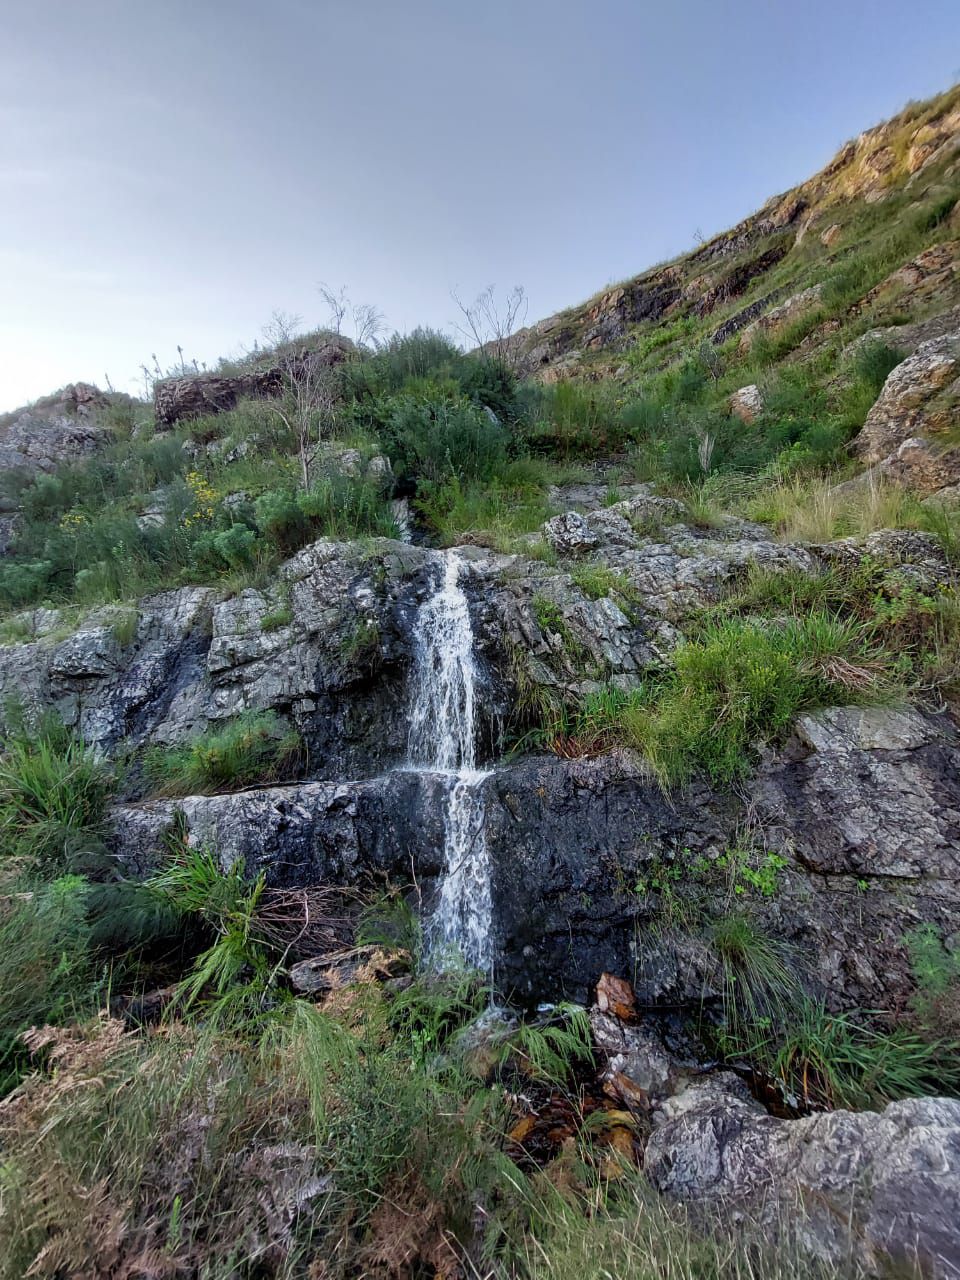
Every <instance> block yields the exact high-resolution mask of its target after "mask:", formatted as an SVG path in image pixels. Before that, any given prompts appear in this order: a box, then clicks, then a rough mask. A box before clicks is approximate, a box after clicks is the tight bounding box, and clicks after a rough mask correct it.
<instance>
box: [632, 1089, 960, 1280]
mask: <svg viewBox="0 0 960 1280" xmlns="http://www.w3.org/2000/svg"><path fill="white" fill-rule="evenodd" d="M644 1168H645V1170H646V1173H647V1176H648V1177H649V1179H650V1181H651V1182H652V1183H653V1185H654V1186H655V1187H657V1188H658V1190H660V1191H661V1192H662V1193H663V1194H665V1195H668V1196H670V1197H671V1198H673V1199H676V1200H680V1201H683V1202H685V1203H688V1204H690V1205H692V1206H695V1207H696V1208H697V1209H698V1210H706V1211H707V1212H710V1211H713V1212H721V1213H722V1214H723V1215H724V1216H725V1217H727V1218H730V1217H731V1216H733V1217H736V1215H738V1214H744V1213H746V1214H749V1215H750V1216H751V1218H753V1219H755V1220H756V1219H758V1220H759V1221H760V1222H761V1223H762V1224H763V1225H764V1227H765V1228H766V1229H767V1230H768V1231H769V1232H770V1233H771V1234H772V1238H773V1239H777V1238H778V1237H779V1235H780V1233H782V1232H785V1231H788V1232H791V1233H793V1232H796V1233H798V1235H799V1239H800V1241H801V1244H802V1245H803V1246H804V1247H805V1249H806V1250H807V1251H809V1252H810V1253H811V1254H812V1255H814V1256H815V1257H818V1258H820V1259H822V1260H824V1261H827V1262H835V1263H842V1262H844V1261H845V1260H846V1259H847V1258H848V1257H849V1251H850V1248H851V1245H852V1246H853V1248H854V1249H855V1252H856V1254H857V1255H858V1256H857V1261H858V1262H860V1263H861V1265H863V1266H864V1267H865V1268H867V1269H868V1271H869V1272H871V1273H874V1272H875V1271H876V1270H877V1269H879V1268H882V1267H886V1266H888V1265H889V1264H890V1262H893V1264H894V1265H898V1266H903V1267H906V1268H909V1269H912V1268H913V1267H915V1266H917V1265H918V1264H919V1267H920V1268H921V1271H922V1274H924V1275H926V1276H929V1277H935V1278H936V1280H956V1277H958V1276H960V1233H958V1231H957V1223H958V1222H960V1102H958V1101H956V1100H955V1099H952V1098H909V1099H906V1100H904V1101H902V1102H892V1103H890V1104H889V1106H887V1108H886V1109H885V1110H884V1111H882V1112H880V1113H877V1112H871V1111H863V1112H858V1113H854V1112H849V1111H833V1112H830V1113H828V1114H823V1115H813V1116H808V1117H806V1118H805V1119H800V1120H779V1119H776V1118H775V1117H774V1116H771V1115H769V1114H768V1113H767V1112H765V1111H764V1110H763V1108H762V1107H761V1106H760V1105H759V1103H757V1102H755V1101H754V1100H753V1099H752V1098H751V1097H750V1095H749V1094H748V1093H747V1091H746V1090H745V1088H744V1087H743V1085H742V1084H740V1082H739V1081H738V1080H737V1079H736V1077H734V1076H732V1075H730V1074H727V1073H723V1074H719V1075H714V1076H708V1077H706V1078H704V1079H701V1080H694V1081H693V1082H692V1083H690V1084H689V1085H688V1086H687V1088H686V1089H684V1090H682V1091H681V1092H680V1093H678V1094H676V1095H675V1096H674V1097H672V1098H668V1099H667V1100H666V1101H664V1102H663V1103H662V1104H661V1106H660V1107H659V1109H658V1110H657V1111H656V1112H655V1114H654V1116H653V1129H652V1132H651V1134H650V1138H649V1141H648V1143H647V1148H646V1153H645V1158H644Z"/></svg>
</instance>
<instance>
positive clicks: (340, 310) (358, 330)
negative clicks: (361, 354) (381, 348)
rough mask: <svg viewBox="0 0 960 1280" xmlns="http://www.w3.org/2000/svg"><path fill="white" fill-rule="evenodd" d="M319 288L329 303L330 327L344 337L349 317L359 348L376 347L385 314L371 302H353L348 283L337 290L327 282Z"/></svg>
mask: <svg viewBox="0 0 960 1280" xmlns="http://www.w3.org/2000/svg"><path fill="white" fill-rule="evenodd" d="M318 288H319V290H320V296H321V297H322V298H323V300H324V302H325V303H326V304H327V313H328V316H329V327H330V328H331V329H332V330H333V332H334V333H335V334H337V336H338V337H342V336H343V328H344V321H345V320H346V319H347V318H348V317H349V320H350V326H351V328H352V329H353V341H354V344H355V345H356V347H357V349H358V350H360V351H363V350H366V349H368V348H370V347H375V346H376V345H377V338H378V337H379V336H380V334H381V333H382V332H383V329H384V317H383V314H382V313H381V312H380V311H378V310H377V308H376V307H375V306H374V305H373V304H372V303H370V302H357V303H354V302H351V300H350V296H349V294H348V293H347V289H346V285H341V286H340V288H339V289H338V290H337V291H336V292H334V290H333V289H331V288H330V287H329V286H328V285H325V284H321V285H319V286H318Z"/></svg>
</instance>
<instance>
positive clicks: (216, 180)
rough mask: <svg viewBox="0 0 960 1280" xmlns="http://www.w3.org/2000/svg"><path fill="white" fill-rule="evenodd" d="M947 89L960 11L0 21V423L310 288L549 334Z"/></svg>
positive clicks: (927, 4) (165, 2)
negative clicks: (560, 317) (519, 320)
mask: <svg viewBox="0 0 960 1280" xmlns="http://www.w3.org/2000/svg"><path fill="white" fill-rule="evenodd" d="M958 78H960V3H958V0H913V3H912V4H911V5H909V6H905V5H904V4H903V0H896V2H894V0H869V2H867V0H803V2H802V3H800V2H798V0H789V2H787V0H669V2H668V0H657V2H656V3H652V2H648V0H634V2H633V3H629V2H627V0H590V3H572V0H472V2H471V3H461V2H460V0H446V2H443V0H337V2H334V0H313V2H311V0H29V2H28V0H0V410H4V409H8V408H12V407H13V406H15V405H17V404H20V403H23V402H24V401H26V400H28V399H31V398H33V397H36V396H39V395H42V394H45V393H47V392H49V391H51V390H53V389H55V388H57V387H58V386H61V385H63V384H64V383H66V382H70V381H75V380H77V379H85V380H87V381H92V382H97V383H100V384H101V385H103V382H104V375H105V374H106V375H109V377H110V379H111V380H112V382H113V384H114V385H115V386H116V387H118V388H123V389H134V387H135V384H136V379H137V370H138V366H139V365H140V363H141V362H143V361H147V362H148V363H149V362H150V357H151V354H152V353H154V352H155V353H156V354H157V356H158V358H159V360H160V362H161V364H164V365H166V364H169V363H171V362H172V361H174V360H175V359H176V347H177V344H178V343H179V344H180V345H181V346H182V347H183V348H184V351H185V353H186V355H187V356H188V357H189V358H193V357H196V358H197V359H199V360H200V361H206V362H208V363H212V362H214V361H215V360H216V358H217V357H218V356H219V355H225V354H230V353H232V352H236V351H237V350H238V349H239V347H240V346H241V345H242V344H246V343H251V342H252V341H253V340H254V339H255V338H256V337H257V335H258V334H259V333H260V330H261V328H262V326H263V325H264V323H265V322H266V321H267V320H268V319H269V317H270V314H271V312H273V311H274V310H277V309H280V310H283V311H286V312H293V313H299V314H300V315H302V316H303V318H304V320H305V322H307V323H310V324H318V323H321V322H322V321H323V319H324V310H323V304H322V302H321V300H320V298H319V295H318V293H317V283H318V282H319V281H325V282H327V283H328V284H330V285H332V286H335V287H338V286H340V285H346V286H348V288H349V290H350V293H351V295H352V296H353V298H354V299H355V300H356V301H360V302H372V303H375V304H376V305H377V306H378V307H379V308H380V309H381V310H382V311H383V312H384V313H385V315H386V318H387V320H388V322H389V324H390V326H391V328H397V329H401V330H403V329H406V328H410V327H412V326H413V325H415V324H418V323H425V324H430V325H433V326H436V327H439V328H447V327H449V325H450V324H451V322H452V321H453V320H454V318H455V307H454V305H453V303H452V301H451V298H450V291H451V289H452V288H454V287H456V288H458V289H459V290H460V291H461V293H462V294H464V295H465V296H472V295H473V294H475V293H476V292H477V291H478V290H480V289H481V288H483V287H484V286H485V285H488V284H497V285H498V286H500V287H501V288H502V289H506V288H509V287H510V286H512V285H514V284H518V283H519V284H523V285H524V286H525V288H526V290H527V294H528V296H529V300H530V319H531V320H532V319H536V318H539V317H541V316H544V315H548V314H550V313H551V312H552V311H555V310H557V309H559V308H560V307H563V306H566V305H570V304H573V303H576V302H578V301H580V300H582V299H583V298H584V297H586V296H588V295H589V294H591V293H593V292H594V291H595V290H597V289H598V288H600V287H602V286H603V285H604V284H606V283H608V282H610V281H613V280H617V279H621V278H623V277H624V276H628V275H632V274H634V273H636V272H637V271H639V270H641V269H642V268H644V267H645V266H648V265H650V264H652V263H653V262H656V261H658V260H660V259H662V258H665V257H669V256H672V255H673V254H675V253H677V252H680V251H683V250H685V249H688V248H690V247H692V245H693V243H694V237H695V234H696V233H697V232H698V231H699V232H702V233H704V234H710V233H712V232H715V231H719V230H722V229H723V228H724V227H726V226H728V225H729V224H731V223H732V222H734V221H736V220H737V219H739V218H741V217H743V216H744V215H746V214H747V213H749V212H751V211H752V210H753V209H755V208H756V207H757V206H758V205H760V204H761V203H763V201H764V200H765V199H766V198H767V197H768V196H770V195H772V194H774V193H776V192H779V191H782V190H784V189H786V188H787V187H790V186H792V185H794V184H795V183H796V182H798V181H800V180H802V179H803V178H805V177H807V176H808V175H809V174H810V173H812V172H813V171H814V170H815V169H817V168H819V167H820V166H821V165H822V164H824V163H825V162H826V161H827V160H828V159H829V158H830V156H831V155H832V154H833V153H834V152H835V151H836V150H837V148H838V147H839V146H840V145H841V144H842V143H843V142H844V140H845V139H847V138H848V137H851V136H853V135H855V134H856V133H858V132H859V131H860V130H861V129H863V128H865V127H867V126H869V125H871V124H874V123H876V122H877V121H878V120H880V119H882V118H883V117H885V116H887V115H889V114H891V113H892V112H895V111H896V110H898V109H899V108H900V107H902V106H903V105H904V103H905V102H906V101H907V100H909V99H910V98H920V97H925V96H927V95H929V94H931V93H934V92H937V91H939V90H940V89H943V88H946V87H947V86H948V85H949V84H950V83H951V82H952V81H954V80H956V79H958Z"/></svg>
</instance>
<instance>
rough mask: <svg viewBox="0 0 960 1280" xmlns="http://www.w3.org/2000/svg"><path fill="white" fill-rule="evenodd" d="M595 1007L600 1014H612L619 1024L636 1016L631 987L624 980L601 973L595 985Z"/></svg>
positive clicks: (635, 1005)
mask: <svg viewBox="0 0 960 1280" xmlns="http://www.w3.org/2000/svg"><path fill="white" fill-rule="evenodd" d="M597 1007H598V1008H599V1009H600V1012H601V1013H612V1014H613V1016H614V1017H615V1018H619V1019H620V1020H621V1022H630V1021H632V1020H633V1019H634V1018H636V1016H637V1004H636V1000H635V998H634V994H633V987H631V985H630V983H629V982H627V980H626V979H625V978H617V977H614V975H613V974H612V973H602V974H601V975H600V981H599V982H598V983H597Z"/></svg>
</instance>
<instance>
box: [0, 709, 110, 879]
mask: <svg viewBox="0 0 960 1280" xmlns="http://www.w3.org/2000/svg"><path fill="white" fill-rule="evenodd" d="M115 787H116V779H115V774H114V770H113V769H112V768H111V767H110V766H109V765H107V764H105V763H103V762H102V761H100V760H97V759H96V758H95V757H94V756H93V755H92V754H91V753H90V752H89V751H88V750H87V749H86V747H85V746H84V745H83V743H82V742H81V741H80V740H79V739H78V738H77V737H76V736H75V735H74V734H72V733H71V732H70V731H69V730H67V729H65V728H64V727H63V725H62V724H61V723H60V722H59V721H58V720H57V719H56V717H55V716H53V715H50V716H48V717H47V718H45V719H44V720H43V721H42V723H41V724H40V725H38V726H37V728H36V729H34V730H32V731H31V730H28V729H26V728H20V729H16V730H15V731H14V732H13V733H12V734H11V735H10V737H8V739H7V742H6V744H5V747H4V750H3V754H2V755H0V848H2V850H3V853H4V855H5V857H7V858H12V859H15V860H18V861H21V862H23V863H24V864H25V865H27V866H29V867H31V868H35V869H36V870H38V871H41V872H43V873H52V874H54V875H57V874H60V873H62V872H65V871H68V870H72V869H73V868H74V867H75V866H77V865H80V864H82V863H83V861H84V859H85V858H88V857H89V855H90V854H91V852H93V851H95V850H99V848H100V847H101V837H102V833H103V826H104V821H105V818H106V810H107V805H108V803H109V801H110V798H111V796H112V795H113V793H114V790H115Z"/></svg>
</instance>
